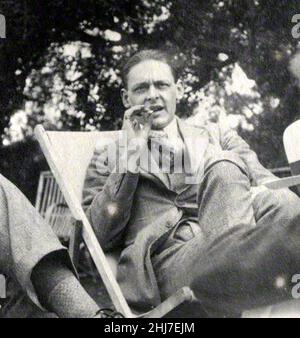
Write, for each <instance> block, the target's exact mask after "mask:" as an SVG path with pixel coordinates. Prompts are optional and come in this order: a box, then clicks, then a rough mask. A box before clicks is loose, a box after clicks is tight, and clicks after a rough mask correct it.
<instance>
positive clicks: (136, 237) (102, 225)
mask: <svg viewBox="0 0 300 338" xmlns="http://www.w3.org/2000/svg"><path fill="white" fill-rule="evenodd" d="M178 128H179V132H180V134H181V137H182V139H183V142H184V144H185V146H186V151H187V153H188V155H189V166H190V167H189V170H188V171H189V176H190V178H191V179H192V180H193V179H196V180H198V181H197V182H201V175H203V167H204V166H205V165H207V163H206V164H205V161H206V162H207V161H208V160H207V158H209V157H210V155H209V154H211V153H214V152H219V151H220V153H221V154H222V155H221V157H222V156H225V157H226V158H227V159H229V160H230V161H233V162H235V163H236V164H237V165H238V166H239V167H240V168H241V169H242V170H244V171H245V172H247V174H248V175H249V179H250V181H251V184H252V185H253V186H257V185H260V184H262V183H263V182H265V181H267V180H270V179H272V178H274V175H273V174H271V173H270V172H269V171H268V170H267V169H265V168H264V167H263V166H262V165H261V164H260V163H259V161H258V159H257V156H256V154H255V153H254V152H253V151H252V150H251V149H250V148H249V146H248V144H247V143H246V142H245V141H244V140H243V139H242V138H240V137H239V136H238V135H237V133H236V132H235V131H233V130H231V129H228V128H225V129H224V128H222V126H221V125H219V124H215V123H210V124H207V125H205V126H201V127H194V126H190V125H188V124H186V123H185V122H183V121H182V120H180V119H178ZM196 139H197V145H196V146H195V140H196ZM224 151H225V152H224ZM224 154H225V155H224ZM108 155H109V154H108V151H107V148H105V147H101V148H96V149H95V152H94V156H93V158H92V161H91V163H90V166H89V167H88V170H87V175H86V180H85V185H84V190H83V205H84V207H85V208H86V212H87V216H88V218H89V220H90V222H91V224H92V226H93V228H94V230H95V233H96V236H97V238H98V240H99V242H100V244H101V246H102V247H103V248H104V250H111V249H113V248H115V247H118V246H121V247H122V253H121V256H120V260H119V264H118V273H117V279H118V281H119V283H120V286H121V288H122V290H123V292H124V294H125V297H126V299H127V300H128V302H129V303H130V304H131V306H132V307H133V308H134V309H135V310H136V311H147V310H149V307H150V308H151V307H155V306H157V305H158V304H159V303H160V302H161V298H160V293H159V289H158V285H157V281H156V278H155V273H154V271H153V267H152V263H151V255H152V253H153V252H155V250H156V248H158V246H159V245H160V244H161V243H162V242H164V240H165V239H166V238H167V237H168V236H169V234H170V232H171V231H172V230H173V228H174V227H175V226H176V224H177V223H178V222H179V220H180V219H181V218H182V215H183V210H184V208H185V207H186V208H189V207H190V205H191V203H192V204H193V203H194V204H195V202H196V196H197V190H198V185H197V184H190V185H188V184H187V185H186V186H185V188H184V189H182V190H181V191H180V192H174V191H172V190H170V180H169V177H168V174H165V173H161V172H159V171H158V170H157V172H156V171H155V170H154V173H153V172H149V171H148V170H147V169H145V168H143V167H142V168H141V173H140V174H132V173H129V172H127V173H116V172H113V169H114V168H112V167H111V166H110V164H109V161H108ZM221 157H219V159H221ZM217 158H218V157H217ZM150 161H153V159H152V158H151V156H150ZM210 164H211V163H210ZM152 165H153V166H154V167H155V165H156V164H155V163H154V162H152ZM152 168H153V167H152Z"/></svg>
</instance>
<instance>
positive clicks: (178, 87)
mask: <svg viewBox="0 0 300 338" xmlns="http://www.w3.org/2000/svg"><path fill="white" fill-rule="evenodd" d="M176 92H177V93H176V98H177V101H180V100H181V99H182V97H183V94H184V87H183V83H182V81H181V80H178V81H177V82H176Z"/></svg>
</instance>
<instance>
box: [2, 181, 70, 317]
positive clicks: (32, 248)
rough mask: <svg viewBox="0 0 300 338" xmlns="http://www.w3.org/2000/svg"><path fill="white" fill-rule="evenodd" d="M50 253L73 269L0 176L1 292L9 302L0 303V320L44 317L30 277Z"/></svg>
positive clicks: (45, 226) (16, 191)
mask: <svg viewBox="0 0 300 338" xmlns="http://www.w3.org/2000/svg"><path fill="white" fill-rule="evenodd" d="M50 253H52V254H53V253H54V254H57V257H58V259H61V260H62V261H63V262H64V264H67V265H68V266H69V267H70V268H71V269H73V265H72V263H71V260H70V257H69V255H68V252H67V250H66V248H65V247H63V246H62V245H61V243H60V242H59V240H58V238H57V237H56V235H55V234H54V232H53V231H52V229H51V227H50V226H49V225H48V224H47V223H46V222H45V221H44V220H43V218H42V217H41V216H40V215H39V214H38V212H37V211H36V210H35V209H34V207H33V206H32V205H31V204H30V202H29V201H28V200H27V198H26V197H25V196H24V195H23V194H22V192H21V191H20V190H19V189H18V188H17V187H16V186H15V185H13V184H12V183H11V182H10V181H8V180H7V179H6V178H5V177H4V176H2V175H0V275H1V276H2V277H3V276H4V278H5V280H6V285H5V286H3V285H2V288H4V289H5V294H6V295H7V297H8V298H9V299H8V300H6V299H1V305H3V304H2V303H4V305H3V306H2V307H0V317H1V316H2V317H35V316H36V317H40V316H44V315H45V316H48V315H47V312H46V310H45V309H44V308H43V307H42V306H41V304H40V303H39V300H38V298H37V295H36V292H35V290H34V287H33V285H32V282H31V273H32V270H33V269H34V267H35V266H36V265H37V264H38V262H39V261H40V260H41V259H42V258H43V257H45V256H47V255H48V254H50ZM1 281H2V282H3V278H1ZM48 314H49V313H48ZM49 316H50V317H51V315H50V314H49Z"/></svg>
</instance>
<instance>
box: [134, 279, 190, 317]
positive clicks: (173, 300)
mask: <svg viewBox="0 0 300 338" xmlns="http://www.w3.org/2000/svg"><path fill="white" fill-rule="evenodd" d="M194 299H195V296H194V293H193V291H192V290H191V289H190V288H189V287H187V286H184V287H183V288H181V289H179V290H178V291H177V292H175V293H174V294H173V295H172V296H170V297H169V298H167V299H166V300H164V301H163V302H162V303H161V304H159V305H158V306H157V307H156V308H155V309H153V310H151V311H149V312H146V313H144V314H142V315H140V316H137V317H139V318H161V317H163V316H165V315H166V314H167V313H169V312H170V311H172V310H173V309H175V308H176V307H177V306H179V305H180V304H182V303H184V302H192V301H193V300H194Z"/></svg>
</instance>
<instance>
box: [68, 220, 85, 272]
mask: <svg viewBox="0 0 300 338" xmlns="http://www.w3.org/2000/svg"><path fill="white" fill-rule="evenodd" d="M81 234H82V223H81V222H80V221H75V222H74V226H73V228H72V232H71V235H70V244H69V254H70V257H71V259H72V261H73V264H74V266H75V267H76V268H77V267H78V261H79V246H80V242H81V240H82V236H81Z"/></svg>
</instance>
